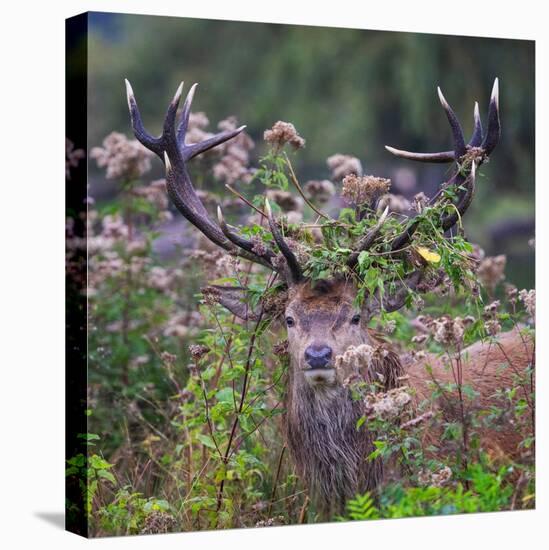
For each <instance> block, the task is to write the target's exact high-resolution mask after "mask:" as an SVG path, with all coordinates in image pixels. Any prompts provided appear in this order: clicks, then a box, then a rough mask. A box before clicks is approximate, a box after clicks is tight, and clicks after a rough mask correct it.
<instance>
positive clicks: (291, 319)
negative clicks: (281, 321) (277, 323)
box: [286, 317, 295, 327]
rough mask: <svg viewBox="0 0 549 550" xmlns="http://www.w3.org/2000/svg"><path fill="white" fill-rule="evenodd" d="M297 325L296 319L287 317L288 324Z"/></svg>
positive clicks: (290, 325) (289, 325)
mask: <svg viewBox="0 0 549 550" xmlns="http://www.w3.org/2000/svg"><path fill="white" fill-rule="evenodd" d="M294 325H295V321H294V318H293V317H286V326H288V327H293V326H294Z"/></svg>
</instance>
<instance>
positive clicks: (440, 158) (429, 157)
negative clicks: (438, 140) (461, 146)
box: [385, 145, 456, 163]
mask: <svg viewBox="0 0 549 550" xmlns="http://www.w3.org/2000/svg"><path fill="white" fill-rule="evenodd" d="M385 149H387V151H389V153H392V154H393V155H395V156H396V157H400V158H403V159H407V160H415V161H417V162H434V163H443V162H453V161H454V160H456V156H455V154H454V152H453V151H442V152H440V153H412V152H411V151H403V150H401V149H395V148H394V147H390V146H389V145H385Z"/></svg>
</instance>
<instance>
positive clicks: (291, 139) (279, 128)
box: [263, 120, 305, 149]
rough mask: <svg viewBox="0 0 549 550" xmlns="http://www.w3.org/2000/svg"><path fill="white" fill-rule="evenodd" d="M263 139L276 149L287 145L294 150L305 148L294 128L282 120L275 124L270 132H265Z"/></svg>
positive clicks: (303, 141)
mask: <svg viewBox="0 0 549 550" xmlns="http://www.w3.org/2000/svg"><path fill="white" fill-rule="evenodd" d="M263 139H264V140H265V141H266V142H267V143H271V144H272V145H274V146H276V147H278V148H282V147H284V145H286V144H287V143H289V144H290V145H291V146H292V147H293V148H294V149H302V148H303V147H305V140H304V139H303V138H302V137H301V136H300V135H299V134H298V133H297V130H296V129H295V126H294V125H293V124H292V123H291V122H284V121H282V120H279V121H278V122H275V124H274V125H273V127H272V128H271V129H270V130H265V132H264V133H263Z"/></svg>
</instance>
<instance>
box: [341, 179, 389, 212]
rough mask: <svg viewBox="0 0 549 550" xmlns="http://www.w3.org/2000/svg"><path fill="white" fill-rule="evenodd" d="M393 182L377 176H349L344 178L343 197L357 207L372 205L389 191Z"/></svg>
mask: <svg viewBox="0 0 549 550" xmlns="http://www.w3.org/2000/svg"><path fill="white" fill-rule="evenodd" d="M390 186H391V180H389V179H386V178H378V177H375V176H363V177H358V176H355V175H354V174H349V175H348V176H345V177H344V178H343V190H342V192H341V196H342V197H343V198H344V199H345V200H346V201H347V202H349V203H352V204H355V205H357V206H361V205H371V204H372V203H373V202H374V200H376V199H377V198H378V197H380V196H381V195H383V194H385V193H387V191H389V187H390Z"/></svg>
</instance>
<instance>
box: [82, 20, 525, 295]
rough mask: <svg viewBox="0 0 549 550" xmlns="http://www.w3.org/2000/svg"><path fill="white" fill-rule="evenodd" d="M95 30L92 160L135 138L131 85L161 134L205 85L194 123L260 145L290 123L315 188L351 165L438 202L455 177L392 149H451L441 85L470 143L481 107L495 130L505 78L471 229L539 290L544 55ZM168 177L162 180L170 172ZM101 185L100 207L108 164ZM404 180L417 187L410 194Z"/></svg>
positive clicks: (390, 35)
mask: <svg viewBox="0 0 549 550" xmlns="http://www.w3.org/2000/svg"><path fill="white" fill-rule="evenodd" d="M89 21H90V44H89V121H90V122H89V146H90V147H93V146H94V145H98V144H100V142H101V140H102V139H103V137H104V136H105V135H107V134H108V133H109V132H111V131H113V130H117V131H121V132H123V133H126V134H128V135H130V134H131V129H130V125H129V117H128V112H127V106H126V97H125V91H124V78H128V79H129V80H130V81H131V82H132V85H133V88H134V90H135V92H136V96H137V99H138V101H139V105H140V108H141V112H142V114H143V117H144V120H145V123H146V125H147V127H148V128H149V129H150V130H152V131H157V132H159V131H160V125H161V123H162V120H163V116H164V112H165V109H166V106H167V104H168V102H169V100H170V98H171V97H172V95H173V93H174V91H175V89H176V87H177V85H178V83H179V82H180V81H181V80H185V82H186V83H187V86H189V85H190V84H192V83H193V82H199V83H200V87H199V89H198V93H197V95H196V97H195V103H194V110H197V111H198V110H200V111H205V112H206V113H207V115H208V117H209V119H210V121H211V127H212V128H215V124H216V122H217V121H218V120H221V119H223V118H225V117H227V116H229V115H235V116H237V117H238V120H239V121H240V122H241V123H244V124H247V125H248V132H249V133H250V134H251V135H252V137H253V138H254V139H255V140H256V141H257V142H258V145H259V142H260V141H261V138H262V133H263V130H264V129H266V128H269V127H271V126H272V124H273V123H274V122H276V121H277V120H286V121H290V122H292V123H294V124H295V126H296V128H297V129H298V131H299V132H300V134H301V135H302V136H303V137H305V138H306V139H307V147H306V149H305V150H304V151H301V152H300V154H299V155H298V157H297V158H296V160H295V164H296V168H297V172H298V175H299V177H300V179H301V180H302V181H306V180H307V179H311V178H315V179H323V178H326V177H328V176H329V170H328V168H327V166H326V163H325V159H326V158H327V157H328V156H329V155H331V154H334V153H345V154H351V155H354V156H357V157H359V158H360V159H361V160H362V162H363V165H364V167H365V172H366V173H373V174H376V175H379V176H384V177H391V178H392V179H393V182H394V185H393V189H394V190H395V191H397V192H402V193H403V194H407V195H408V196H410V195H413V194H415V193H417V192H419V191H425V192H426V194H427V195H432V194H433V192H434V190H435V189H436V187H437V185H438V184H439V183H440V182H441V181H443V178H444V177H445V175H446V172H445V170H446V168H445V167H444V166H440V165H431V166H428V165H426V166H424V165H417V164H412V163H409V162H406V161H402V160H398V159H395V158H393V157H392V156H391V155H390V154H389V153H388V152H386V151H385V149H384V148H383V146H384V145H385V144H391V145H394V146H397V147H401V148H405V149H410V150H418V151H433V150H445V149H448V148H449V147H450V132H449V128H448V123H447V120H446V117H445V115H444V112H443V111H442V109H441V107H440V105H439V103H438V99H437V95H436V87H437V85H440V86H441V88H442V90H443V91H444V93H445V95H446V98H447V99H448V101H449V102H450V104H451V105H452V106H453V108H454V109H455V110H456V112H457V113H458V116H459V117H460V119H461V121H462V124H463V126H464V130H465V131H466V133H467V134H469V132H470V131H471V129H472V121H473V116H472V114H473V104H474V101H475V100H478V101H479V103H480V106H481V114H482V115H483V116H484V117H485V116H486V109H487V105H488V99H489V95H490V91H491V86H492V82H493V79H494V77H496V76H498V77H499V79H500V106H501V119H502V127H503V134H502V141H501V143H500V145H499V146H498V148H497V149H496V151H495V152H494V154H493V155H492V158H491V162H490V163H489V164H488V165H486V166H483V170H482V172H483V177H482V178H481V180H480V181H479V185H478V191H477V198H476V200H475V202H474V203H473V207H472V208H471V209H470V211H469V212H468V214H467V218H466V222H465V227H466V230H467V233H468V237H469V238H470V240H471V241H473V242H478V243H479V244H481V245H482V246H483V248H485V250H486V252H487V254H490V255H494V254H501V253H505V254H507V255H508V268H507V278H508V279H509V280H511V281H512V282H514V283H515V284H517V285H518V286H519V287H526V288H531V287H533V286H534V250H533V248H532V247H530V246H528V240H529V239H531V238H532V237H533V236H534V119H535V117H534V103H535V102H534V99H535V96H534V42H531V41H518V40H509V39H494V38H471V37H460V36H441V35H427V34H412V33H400V32H385V31H369V30H354V29H334V28H321V27H305V26H290V25H277V24H267V23H265V24H262V23H240V22H230V21H213V20H199V19H184V18H171V17H153V16H138V15H123V14H104V13H93V14H91V15H90V18H89ZM464 30H466V29H464ZM186 89H188V88H186ZM262 152H263V150H262V148H261V147H260V146H259V147H258V148H257V149H256V154H257V155H260V154H261V153H262ZM403 169H404V170H405V171H404V172H403ZM155 170H156V171H157V172H158V176H159V177H160V176H161V175H162V174H161V166H160V163H159V162H158V163H155ZM410 171H412V172H410ZM403 176H406V177H403ZM90 177H91V181H92V187H94V189H95V190H94V191H93V192H92V195H94V196H97V197H99V198H101V197H103V198H104V199H105V198H107V199H108V196H109V192H110V191H109V186H108V185H107V184H105V183H104V181H102V180H103V177H104V176H103V175H102V174H101V173H100V172H99V171H98V170H97V168H96V166H95V163H90ZM400 180H403V181H404V180H405V181H407V182H410V181H412V185H411V186H409V187H408V188H407V189H404V188H401V189H399V181H400ZM110 188H111V189H112V186H111V187H110ZM111 192H114V190H112V191H111Z"/></svg>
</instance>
